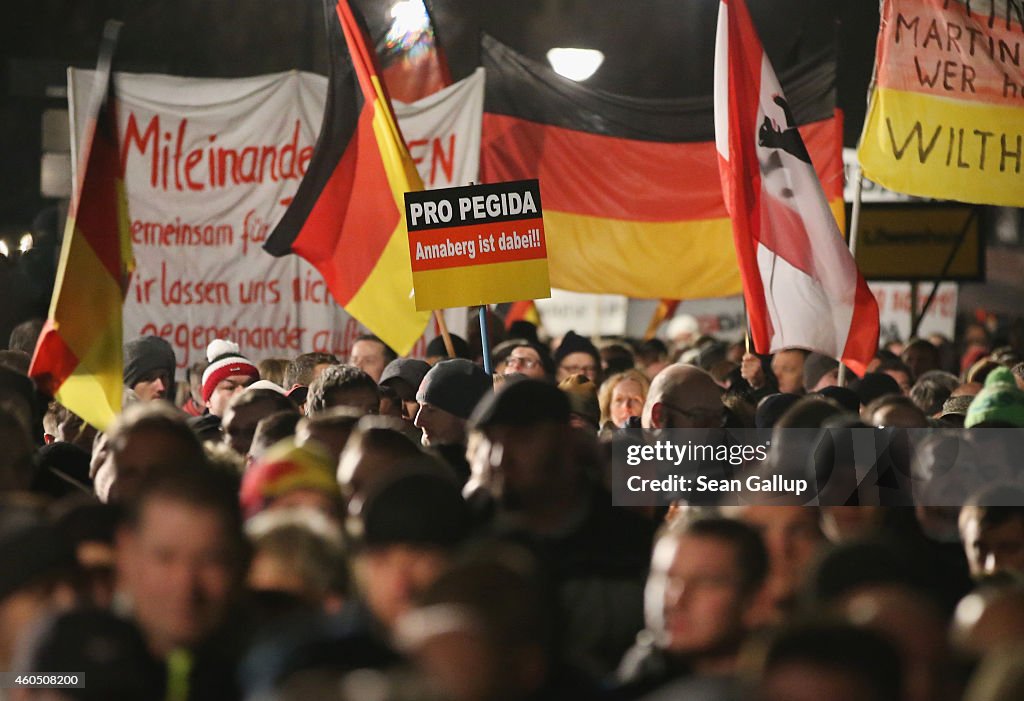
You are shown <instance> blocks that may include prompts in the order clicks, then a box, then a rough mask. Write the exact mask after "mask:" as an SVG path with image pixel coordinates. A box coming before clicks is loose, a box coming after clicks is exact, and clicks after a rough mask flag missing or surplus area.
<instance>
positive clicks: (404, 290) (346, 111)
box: [264, 0, 429, 355]
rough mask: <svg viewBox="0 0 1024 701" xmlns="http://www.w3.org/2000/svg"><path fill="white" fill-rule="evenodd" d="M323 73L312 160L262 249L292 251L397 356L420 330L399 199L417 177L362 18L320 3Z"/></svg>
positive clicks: (423, 316)
mask: <svg viewBox="0 0 1024 701" xmlns="http://www.w3.org/2000/svg"><path fill="white" fill-rule="evenodd" d="M324 3H325V9H326V10H327V11H326V13H325V16H326V17H327V18H328V22H327V34H328V44H329V48H330V79H329V83H328V89H327V105H326V109H325V111H324V120H323V125H322V126H321V128H320V136H319V137H318V139H317V143H316V147H315V149H314V152H313V158H312V160H311V161H310V164H309V168H308V170H307V171H306V175H305V177H304V178H303V179H302V182H301V183H300V184H299V189H298V191H297V192H296V194H295V197H294V199H293V200H292V203H291V205H290V206H289V207H288V210H287V211H286V212H285V214H284V217H282V219H281V221H280V222H279V223H278V224H277V226H276V227H275V228H274V231H273V232H272V233H271V234H270V236H269V237H268V238H267V242H266V244H265V245H264V248H265V249H266V250H267V251H268V252H269V253H271V254H272V255H275V256H283V255H285V254H288V253H296V254H298V255H300V256H302V257H303V258H305V259H306V260H307V261H309V262H310V263H311V264H312V265H313V267H315V268H316V269H317V270H318V271H320V274H321V275H323V276H324V281H325V282H326V283H327V287H328V288H329V289H330V291H331V294H332V295H333V296H334V299H335V300H336V301H337V302H338V304H340V305H341V306H343V307H344V308H345V310H346V311H347V312H348V313H349V314H351V315H352V316H354V317H355V318H356V319H358V320H359V321H360V322H362V323H363V324H364V325H365V326H366V327H367V328H368V329H370V330H371V331H372V332H373V333H375V334H376V335H377V336H378V337H380V338H381V340H383V341H384V342H385V343H387V344H388V345H389V346H391V347H392V348H394V349H395V350H396V351H398V352H399V353H400V354H402V355H405V354H406V353H408V352H409V350H410V349H411V348H412V346H413V344H414V343H415V342H416V339H418V338H419V336H420V334H422V333H423V329H424V328H425V327H426V324H427V320H428V318H429V313H427V312H417V311H416V308H415V306H414V304H413V299H412V296H411V294H412V270H411V268H410V264H409V247H408V244H407V241H406V239H407V234H406V227H405V208H404V205H403V195H404V193H406V192H410V191H415V190H422V189H423V183H422V182H421V181H420V176H419V174H418V173H417V172H416V167H415V165H414V164H413V161H412V158H411V157H410V156H409V152H408V150H407V149H406V147H405V142H404V140H403V139H402V134H401V132H400V131H399V129H398V122H397V121H396V120H395V115H394V113H393V112H392V110H391V103H390V101H389V100H388V96H387V93H386V92H385V90H384V86H383V84H382V83H381V80H380V78H379V72H378V70H377V68H376V65H375V64H374V57H373V53H372V51H371V50H370V49H369V48H368V47H369V46H370V44H369V42H368V40H367V33H366V30H365V28H364V27H363V24H362V21H361V19H360V20H357V18H356V15H355V13H354V11H353V9H352V7H351V6H350V4H349V2H347V0H339V1H338V2H337V3H336V4H335V2H333V1H332V0H324Z"/></svg>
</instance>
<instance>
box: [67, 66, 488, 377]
mask: <svg viewBox="0 0 1024 701" xmlns="http://www.w3.org/2000/svg"><path fill="white" fill-rule="evenodd" d="M92 78H93V72H92V71H80V70H76V69H70V70H69V75H68V102H69V106H70V112H71V120H72V126H73V134H72V143H73V144H75V143H76V138H77V135H79V134H81V133H82V130H83V128H84V113H83V110H82V109H79V107H81V106H82V100H83V99H84V96H86V95H88V91H89V89H90V88H91V86H92ZM115 80H116V83H117V86H118V90H119V97H120V100H121V104H120V111H119V130H120V135H121V149H122V151H121V161H122V163H123V164H124V167H125V173H126V175H125V189H126V191H127V196H128V201H129V211H130V212H131V216H132V219H131V229H130V230H131V237H132V243H133V246H134V250H135V258H136V263H137V268H136V272H135V277H134V279H133V281H132V286H131V288H130V290H129V291H128V296H127V298H126V299H125V307H124V333H125V338H126V339H130V338H134V337H136V336H139V335H146V334H153V335H158V336H163V337H164V338H166V339H167V340H168V341H169V342H170V343H171V344H172V345H173V346H174V349H175V352H176V354H177V357H178V363H179V366H180V367H184V366H186V365H189V364H191V363H194V362H196V361H198V360H201V359H203V356H204V352H205V349H206V345H207V344H208V343H209V342H210V341H211V340H213V339H214V338H228V339H231V340H234V341H236V342H238V343H239V345H240V346H241V348H242V352H243V353H245V354H246V355H247V356H249V357H250V358H253V359H254V360H258V359H262V358H265V357H281V356H286V357H287V356H294V355H297V354H299V353H303V352H309V351H322V352H330V353H335V354H336V355H338V356H339V357H345V356H347V355H348V352H349V348H350V346H351V344H352V342H353V341H354V339H355V338H356V337H357V336H358V335H359V334H361V333H365V332H366V331H365V329H363V328H362V326H361V325H360V324H359V323H358V322H357V321H356V320H355V319H353V318H352V317H350V316H349V315H348V314H346V313H345V311H344V310H342V309H341V308H340V307H338V305H337V304H335V302H334V300H333V299H332V298H331V296H330V294H329V293H328V291H327V288H326V286H325V284H324V282H323V279H322V278H321V277H320V275H319V273H317V272H316V270H314V269H313V267H312V266H310V265H309V264H308V263H306V262H305V261H304V260H302V259H300V258H299V257H298V256H288V257H285V258H274V257H273V256H270V255H269V254H267V253H266V252H265V251H263V248H262V245H263V241H264V239H265V238H266V236H267V234H268V233H269V232H270V231H271V229H272V228H273V226H274V224H275V223H276V222H277V220H278V219H279V218H280V217H281V215H283V214H284V211H285V208H286V207H287V205H288V203H289V201H290V198H291V197H292V195H293V194H294V192H295V190H296V188H297V187H298V184H299V181H300V180H301V178H302V175H303V174H304V173H305V171H306V168H307V166H308V164H309V159H310V158H311V156H312V153H313V144H314V142H315V140H316V136H317V129H318V128H319V125H320V121H321V117H322V114H323V109H324V102H325V98H326V92H327V81H326V79H325V78H324V77H323V76H319V75H315V74H312V73H301V72H295V71H293V72H289V73H281V74H275V75H266V76H257V77H252V78H240V79H205V78H204V79H199V78H180V77H174V76H166V75H142V74H126V73H120V74H115ZM482 109H483V70H482V69H481V70H478V71H477V73H475V74H474V75H473V76H471V77H469V78H466V79H465V80H463V81H460V82H459V83H456V84H454V85H452V86H449V87H448V88H445V89H444V90H442V91H441V92H438V93H435V94H433V95H431V96H429V97H427V98H425V99H424V100H421V101H419V102H416V103H413V104H411V105H404V104H402V103H395V112H396V114H397V115H398V118H399V122H400V124H401V128H402V132H403V134H404V135H405V137H406V139H407V140H408V146H409V150H410V153H411V154H412V156H413V159H414V160H415V161H416V164H417V168H418V170H419V171H420V175H421V176H422V177H423V181H424V183H425V184H426V185H427V187H450V186H452V185H455V184H459V183H465V182H469V181H472V180H475V179H476V178H477V170H478V163H479V152H480V121H481V114H482ZM456 316H458V315H456ZM449 323H450V324H451V325H452V327H453V328H462V326H464V325H465V315H464V313H463V314H462V315H461V317H460V318H459V319H455V318H451V319H449ZM434 335H435V331H434V328H433V325H432V324H431V325H430V326H428V327H427V330H426V334H425V337H424V339H421V341H420V343H418V344H417V346H416V347H415V348H414V349H413V354H414V355H417V354H422V352H423V344H424V343H425V342H426V341H427V340H429V339H430V338H432V337H433V336H434Z"/></svg>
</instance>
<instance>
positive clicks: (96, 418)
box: [29, 22, 134, 430]
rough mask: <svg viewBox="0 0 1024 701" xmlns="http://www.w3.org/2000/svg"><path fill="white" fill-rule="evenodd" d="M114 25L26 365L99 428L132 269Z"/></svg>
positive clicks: (113, 396) (117, 403)
mask: <svg viewBox="0 0 1024 701" xmlns="http://www.w3.org/2000/svg"><path fill="white" fill-rule="evenodd" d="M119 28H120V24H119V23H116V22H108V23H107V26H106V27H105V29H104V32H103V42H102V44H101V48H100V61H99V67H98V68H97V74H96V82H95V83H94V85H93V90H92V95H91V98H90V102H89V105H88V107H87V109H88V113H87V114H88V119H87V122H86V128H85V137H84V141H83V144H82V148H81V150H80V153H81V154H82V156H81V158H80V160H79V163H80V166H79V169H78V183H77V188H76V189H75V193H74V198H73V199H72V201H71V208H70V210H69V212H68V221H67V225H66V227H65V229H64V243H63V245H62V248H61V255H60V266H59V268H58V270H57V284H56V286H55V287H54V290H53V298H52V301H51V303H50V313H49V316H48V319H47V321H46V325H45V326H44V327H43V331H42V333H41V334H40V336H39V341H38V343H37V345H36V349H35V353H34V354H33V356H32V364H31V366H30V367H29V376H30V377H32V378H33V379H34V380H35V381H36V383H37V384H38V385H39V387H40V388H41V389H42V390H43V391H44V392H46V393H47V394H50V395H51V396H54V397H56V398H57V400H58V401H59V402H60V403H61V404H63V405H64V406H66V407H67V408H68V409H70V410H71V411H73V412H74V413H76V414H78V415H79V416H80V417H82V419H84V420H85V421H86V422H87V423H88V424H90V425H91V426H94V427H96V428H98V429H100V430H106V428H107V426H108V425H109V424H110V423H111V422H113V420H114V418H115V416H116V415H117V414H118V413H120V411H121V395H122V392H123V386H122V383H123V380H122V368H123V360H122V352H123V351H122V334H123V330H122V321H121V309H122V305H123V303H124V295H125V291H126V290H127V289H128V283H129V277H130V274H131V270H132V268H133V267H134V266H133V261H132V249H131V238H130V233H129V225H128V206H127V201H126V199H125V193H124V169H123V167H122V165H121V158H120V148H119V146H118V135H117V109H116V96H115V94H114V90H113V84H112V81H111V75H110V64H111V60H112V57H113V52H114V47H115V45H116V43H117V33H118V30H119Z"/></svg>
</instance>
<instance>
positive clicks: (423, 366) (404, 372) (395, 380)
mask: <svg viewBox="0 0 1024 701" xmlns="http://www.w3.org/2000/svg"><path fill="white" fill-rule="evenodd" d="M429 371H430V365H428V364H427V363H425V362H424V361H422V360H416V359H415V358H398V359H396V360H392V361H391V362H390V363H388V365H387V367H386V368H384V372H383V373H381V376H380V381H379V382H378V383H377V384H379V385H380V386H381V387H390V388H391V389H393V390H394V391H395V394H397V395H398V398H399V399H400V400H401V402H402V418H403V419H405V420H406V421H409V422H412V421H413V420H414V419H415V418H416V413H417V412H418V411H419V410H420V405H419V402H417V401H416V391H417V390H418V389H419V388H420V383H421V382H423V378H424V377H425V376H426V374H427V373H428V372H429Z"/></svg>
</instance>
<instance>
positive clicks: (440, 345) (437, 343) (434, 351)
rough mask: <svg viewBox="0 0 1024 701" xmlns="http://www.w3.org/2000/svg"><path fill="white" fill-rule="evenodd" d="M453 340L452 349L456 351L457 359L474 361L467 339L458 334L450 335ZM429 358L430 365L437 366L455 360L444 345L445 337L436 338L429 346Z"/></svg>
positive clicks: (427, 351)
mask: <svg viewBox="0 0 1024 701" xmlns="http://www.w3.org/2000/svg"><path fill="white" fill-rule="evenodd" d="M448 335H449V337H450V338H451V339H452V348H453V349H454V350H455V357H456V358H462V359H464V360H472V358H471V357H470V351H469V344H468V343H466V339H464V338H463V337H462V336H459V335H456V334H454V333H453V334H448ZM425 355H426V357H427V364H428V365H437V364H438V363H439V362H441V361H442V360H454V358H452V357H451V356H450V355H449V354H448V348H447V347H445V345H444V336H435V337H434V338H433V340H431V341H430V343H428V344H427V350H426V352H425Z"/></svg>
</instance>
